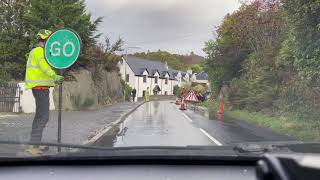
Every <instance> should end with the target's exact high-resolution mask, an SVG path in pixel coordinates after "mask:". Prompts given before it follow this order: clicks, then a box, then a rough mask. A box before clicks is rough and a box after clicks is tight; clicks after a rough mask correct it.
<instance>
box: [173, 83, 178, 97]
mask: <svg viewBox="0 0 320 180" xmlns="http://www.w3.org/2000/svg"><path fill="white" fill-rule="evenodd" d="M179 92H180V88H179V86H178V85H175V86H174V87H173V94H174V95H175V96H179V95H180V93H179Z"/></svg>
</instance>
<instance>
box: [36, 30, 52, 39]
mask: <svg viewBox="0 0 320 180" xmlns="http://www.w3.org/2000/svg"><path fill="white" fill-rule="evenodd" d="M51 33H52V32H51V31H49V30H46V29H41V30H40V31H39V32H38V34H37V36H38V39H42V40H45V39H47V38H48V37H49V36H50V34H51Z"/></svg>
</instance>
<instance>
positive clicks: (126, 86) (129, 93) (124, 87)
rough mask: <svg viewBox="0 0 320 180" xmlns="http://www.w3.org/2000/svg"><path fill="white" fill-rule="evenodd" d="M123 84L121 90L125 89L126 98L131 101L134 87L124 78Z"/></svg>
mask: <svg viewBox="0 0 320 180" xmlns="http://www.w3.org/2000/svg"><path fill="white" fill-rule="evenodd" d="M121 85H122V90H121V91H123V89H124V90H125V91H124V97H125V100H126V101H130V99H131V91H132V88H131V87H130V86H129V85H128V84H126V83H125V81H124V80H122V79H121Z"/></svg>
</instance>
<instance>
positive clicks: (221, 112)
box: [218, 95, 224, 114]
mask: <svg viewBox="0 0 320 180" xmlns="http://www.w3.org/2000/svg"><path fill="white" fill-rule="evenodd" d="M219 101H220V102H219V111H218V114H223V113H224V107H223V102H222V96H221V95H220V100H219Z"/></svg>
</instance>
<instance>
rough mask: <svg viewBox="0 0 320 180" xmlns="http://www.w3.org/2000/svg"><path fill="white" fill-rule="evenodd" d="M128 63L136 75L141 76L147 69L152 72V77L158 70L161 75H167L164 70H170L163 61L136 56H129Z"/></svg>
mask: <svg viewBox="0 0 320 180" xmlns="http://www.w3.org/2000/svg"><path fill="white" fill-rule="evenodd" d="M127 63H128V65H129V67H130V68H131V69H132V71H133V73H134V74H135V75H136V76H141V75H142V74H143V71H144V70H145V69H146V70H147V71H148V72H149V73H150V74H149V76H151V77H153V75H154V74H155V73H156V72H157V71H158V72H159V73H160V77H163V76H164V75H165V73H164V72H167V71H168V69H167V68H166V65H165V64H164V63H162V62H159V61H152V60H148V59H141V58H137V57H134V56H129V57H128V60H127Z"/></svg>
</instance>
